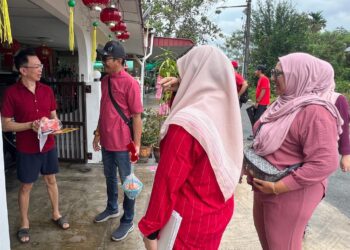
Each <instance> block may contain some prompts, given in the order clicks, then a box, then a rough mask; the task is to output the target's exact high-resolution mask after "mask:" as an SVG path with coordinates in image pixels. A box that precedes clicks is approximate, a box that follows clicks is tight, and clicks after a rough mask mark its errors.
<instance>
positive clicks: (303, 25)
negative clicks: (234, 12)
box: [251, 0, 310, 69]
mask: <svg viewBox="0 0 350 250" xmlns="http://www.w3.org/2000/svg"><path fill="white" fill-rule="evenodd" d="M309 24H310V22H309V19H308V16H307V14H304V13H298V12H297V11H296V9H295V8H294V7H293V5H292V4H291V3H290V2H289V1H279V2H277V3H276V1H268V0H267V1H265V2H262V1H258V4H257V8H256V9H253V11H252V27H251V30H252V37H251V38H252V44H253V46H252V49H251V63H252V64H254V65H257V64H265V65H266V66H267V67H268V68H270V69H271V68H272V67H274V65H275V63H276V62H277V60H278V57H279V56H282V55H286V54H288V53H291V52H296V51H307V46H308V44H307V41H308V38H309V33H310V32H309V30H310V29H309V28H310V26H309Z"/></svg>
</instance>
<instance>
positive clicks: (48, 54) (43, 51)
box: [35, 44, 52, 76]
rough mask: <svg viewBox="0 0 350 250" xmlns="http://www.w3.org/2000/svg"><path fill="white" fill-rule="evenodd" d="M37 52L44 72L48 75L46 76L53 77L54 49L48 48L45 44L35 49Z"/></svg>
mask: <svg viewBox="0 0 350 250" xmlns="http://www.w3.org/2000/svg"><path fill="white" fill-rule="evenodd" d="M35 52H36V54H37V56H38V58H39V59H40V61H41V63H42V64H43V65H44V72H45V74H48V75H46V76H51V75H52V49H51V48H49V47H47V46H46V45H45V44H43V45H41V46H40V47H38V48H36V49H35Z"/></svg>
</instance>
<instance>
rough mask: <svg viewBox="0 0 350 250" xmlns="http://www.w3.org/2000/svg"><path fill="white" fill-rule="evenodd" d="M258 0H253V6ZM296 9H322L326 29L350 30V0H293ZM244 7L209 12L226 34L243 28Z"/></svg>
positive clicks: (233, 1) (234, 1) (230, 0)
mask: <svg viewBox="0 0 350 250" xmlns="http://www.w3.org/2000/svg"><path fill="white" fill-rule="evenodd" d="M256 2H257V0H252V7H253V8H254V5H256ZM291 3H292V4H293V5H294V6H295V8H296V10H298V11H300V12H318V11H322V15H323V17H324V18H325V19H326V20H327V26H326V30H330V31H331V30H334V29H336V28H337V27H343V28H345V29H347V30H350V0H291ZM242 4H246V1H245V0H227V1H225V2H224V1H222V3H219V4H218V6H232V5H242ZM243 10H244V8H227V9H221V11H222V12H221V14H219V15H216V14H214V12H215V8H213V12H212V13H210V14H209V16H210V17H211V20H212V21H214V22H215V23H216V24H217V25H218V26H219V28H221V30H222V31H223V33H224V34H225V35H230V34H231V33H232V32H233V31H235V30H240V29H242V26H243V22H244V21H245V19H244V13H243Z"/></svg>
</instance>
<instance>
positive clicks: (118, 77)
mask: <svg viewBox="0 0 350 250" xmlns="http://www.w3.org/2000/svg"><path fill="white" fill-rule="evenodd" d="M108 78H110V79H111V90H112V95H113V98H114V100H115V101H116V102H117V103H118V105H119V106H120V108H121V110H122V111H123V113H124V114H125V115H126V117H128V118H129V117H131V115H133V114H139V113H142V112H143V107H142V103H141V93H140V86H139V84H138V82H137V81H136V80H135V79H134V78H133V77H132V76H131V75H129V74H128V73H127V72H126V71H125V70H121V71H120V72H118V73H113V74H111V75H106V76H105V77H103V78H102V81H101V89H102V97H101V105H100V118H99V123H98V125H99V132H100V143H101V146H102V147H103V148H105V149H106V150H108V151H126V150H127V145H128V144H129V143H130V140H131V137H130V130H129V127H128V125H127V124H126V123H125V122H124V120H123V119H122V118H121V117H120V115H119V114H118V111H117V110H116V109H115V107H114V106H113V104H112V102H111V99H110V98H109V94H108Z"/></svg>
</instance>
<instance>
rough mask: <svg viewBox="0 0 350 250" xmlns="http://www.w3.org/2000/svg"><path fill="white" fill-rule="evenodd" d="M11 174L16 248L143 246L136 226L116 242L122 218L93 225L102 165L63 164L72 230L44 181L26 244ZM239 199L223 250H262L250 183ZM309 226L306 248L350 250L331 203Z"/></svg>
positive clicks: (141, 204)
mask: <svg viewBox="0 0 350 250" xmlns="http://www.w3.org/2000/svg"><path fill="white" fill-rule="evenodd" d="M146 100H147V99H146ZM145 103H146V104H147V105H149V104H150V103H151V104H152V103H153V101H152V100H148V101H146V102H145ZM244 120H246V118H244ZM247 133H249V129H247V128H246V129H245V134H247ZM150 165H154V164H153V160H151V162H150V163H149V164H143V165H138V166H137V167H136V170H135V172H136V175H137V176H138V177H139V178H140V179H141V180H142V181H143V183H144V184H145V188H144V190H143V191H142V193H141V194H140V196H139V198H138V199H137V201H136V211H137V214H136V217H135V221H136V222H137V221H139V220H140V218H141V216H142V214H143V213H144V211H145V206H146V201H147V200H148V197H149V194H150V191H151V188H152V183H153V177H154V172H152V171H151V170H150V167H149V166H150ZM86 170H89V171H86ZM6 177H7V178H6V187H7V203H8V209H9V222H10V236H11V248H12V249H50V250H56V249H57V250H60V249H67V250H68V249H69V250H70V249H72V250H73V249H79V250H80V249H84V250H85V249H87V250H89V249H99V250H100V249H115V248H117V249H121V250H135V249H136V250H139V249H140V250H141V249H144V248H143V243H142V239H141V235H140V233H139V231H138V229H137V227H136V229H135V230H134V231H133V232H132V233H131V234H130V235H129V237H128V238H127V239H126V240H125V241H123V242H119V243H116V242H113V241H111V239H110V235H111V232H112V231H113V230H114V229H115V228H116V227H117V226H118V224H119V219H114V220H110V221H108V222H104V223H99V224H95V223H93V218H94V216H95V215H96V214H97V213H98V212H100V211H102V210H103V209H104V206H105V201H106V194H105V179H104V177H103V172H102V167H101V165H99V164H91V165H85V166H81V165H67V164H62V165H61V172H60V174H59V175H58V184H59V189H60V195H61V196H60V204H61V211H62V213H64V214H66V215H68V217H69V220H70V223H71V228H70V229H69V230H67V231H63V230H60V229H58V228H57V226H55V225H54V224H53V223H52V222H51V221H50V204H49V200H48V196H47V192H46V188H45V184H44V182H43V180H41V179H40V180H39V181H38V182H37V183H36V184H35V186H34V188H33V191H32V195H31V204H30V221H31V242H30V243H29V244H27V245H21V244H20V243H19V242H18V241H17V239H16V236H15V235H16V230H17V229H18V226H19V220H18V213H19V212H18V206H17V188H18V184H19V183H18V181H17V180H16V175H15V172H14V170H12V171H10V172H9V173H8V174H7V176H6ZM235 197H236V199H235V203H236V208H235V213H234V216H233V218H232V220H231V222H230V224H229V226H228V228H227V229H226V231H225V234H224V237H223V239H222V243H221V246H220V249H223V250H239V249H242V250H243V249H244V250H247V249H248V250H249V249H251V250H256V249H261V248H260V244H259V241H258V238H257V235H256V232H255V229H254V225H253V219H252V212H251V211H252V192H251V191H250V186H249V185H247V184H241V185H239V186H238V188H237V190H236V194H235ZM344 198H345V197H344ZM310 226H311V227H310V233H308V235H307V238H306V239H305V241H304V249H306V250H323V249H324V250H326V249H336V250H342V249H350V218H349V217H347V216H346V215H345V214H343V213H342V212H341V211H339V210H338V209H337V208H335V207H334V206H332V205H331V204H330V203H328V202H325V201H324V202H322V203H321V204H320V205H319V207H318V208H317V211H316V212H315V214H314V216H313V218H312V220H311V222H310ZM0 249H1V243H0ZM1 250H2V249H1Z"/></svg>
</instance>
